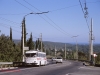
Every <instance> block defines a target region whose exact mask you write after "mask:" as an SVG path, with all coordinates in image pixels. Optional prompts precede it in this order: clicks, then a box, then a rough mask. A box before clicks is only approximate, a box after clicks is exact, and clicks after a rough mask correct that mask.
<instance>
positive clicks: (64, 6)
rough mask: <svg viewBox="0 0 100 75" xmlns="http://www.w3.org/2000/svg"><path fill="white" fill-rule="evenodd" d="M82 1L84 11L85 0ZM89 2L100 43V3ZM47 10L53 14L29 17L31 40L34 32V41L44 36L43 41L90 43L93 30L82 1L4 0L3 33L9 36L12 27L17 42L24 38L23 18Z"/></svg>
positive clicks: (1, 3) (1, 1)
mask: <svg viewBox="0 0 100 75" xmlns="http://www.w3.org/2000/svg"><path fill="white" fill-rule="evenodd" d="M80 1H81V3H82V7H83V8H84V6H85V5H84V2H85V0H80ZM86 3H87V7H88V13H89V14H88V16H89V17H88V25H89V26H90V20H91V18H92V19H93V36H94V37H95V40H94V43H100V34H99V30H100V0H86ZM46 11H49V13H46V14H41V15H37V14H30V15H28V16H26V27H27V33H28V35H27V39H28V38H29V36H30V33H31V32H32V34H33V40H34V41H35V40H36V39H37V38H39V37H40V33H42V36H43V41H53V42H64V43H75V41H76V40H77V42H78V43H89V29H88V26H87V23H86V21H85V18H84V15H83V12H82V9H81V6H80V3H79V0H0V30H1V33H0V34H2V33H4V34H5V35H9V32H10V30H9V28H10V27H12V29H13V39H20V38H21V23H22V20H23V17H24V16H25V15H26V14H28V13H31V12H34V13H37V12H46ZM84 11H85V10H84ZM76 35H79V36H78V37H77V38H76V39H75V38H72V36H76Z"/></svg>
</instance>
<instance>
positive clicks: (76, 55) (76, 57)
mask: <svg viewBox="0 0 100 75" xmlns="http://www.w3.org/2000/svg"><path fill="white" fill-rule="evenodd" d="M73 37H78V35H77V36H73ZM75 59H77V60H78V45H77V39H76V52H75Z"/></svg>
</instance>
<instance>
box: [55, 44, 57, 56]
mask: <svg viewBox="0 0 100 75" xmlns="http://www.w3.org/2000/svg"><path fill="white" fill-rule="evenodd" d="M56 51H57V50H56V46H55V57H56V56H57V54H56Z"/></svg>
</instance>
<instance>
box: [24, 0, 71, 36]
mask: <svg viewBox="0 0 100 75" xmlns="http://www.w3.org/2000/svg"><path fill="white" fill-rule="evenodd" d="M23 1H25V2H26V3H27V4H29V5H30V6H32V7H34V8H35V9H37V8H36V7H35V6H33V5H32V4H30V3H29V2H27V1H26V0H23ZM37 10H38V11H40V12H42V11H41V10H39V9H37ZM44 15H45V16H46V17H47V18H48V19H49V20H50V21H51V22H52V23H53V24H54V25H56V26H57V27H58V28H59V29H58V28H56V27H55V26H53V25H52V24H50V23H49V22H48V23H49V24H50V25H52V26H53V27H54V28H56V29H57V30H60V31H61V32H62V33H64V34H66V35H71V34H69V33H67V32H66V31H65V30H63V29H62V28H61V27H60V26H58V25H57V24H56V23H55V22H54V21H52V20H51V19H50V18H49V17H48V16H47V15H46V14H44ZM42 18H43V17H42ZM43 19H44V18H43ZM44 20H45V19H44ZM45 21H46V22H47V20H45Z"/></svg>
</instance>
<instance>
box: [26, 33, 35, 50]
mask: <svg viewBox="0 0 100 75" xmlns="http://www.w3.org/2000/svg"><path fill="white" fill-rule="evenodd" d="M27 45H28V46H29V50H32V49H34V42H33V37H32V33H31V34H30V38H29V40H28V41H27Z"/></svg>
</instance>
